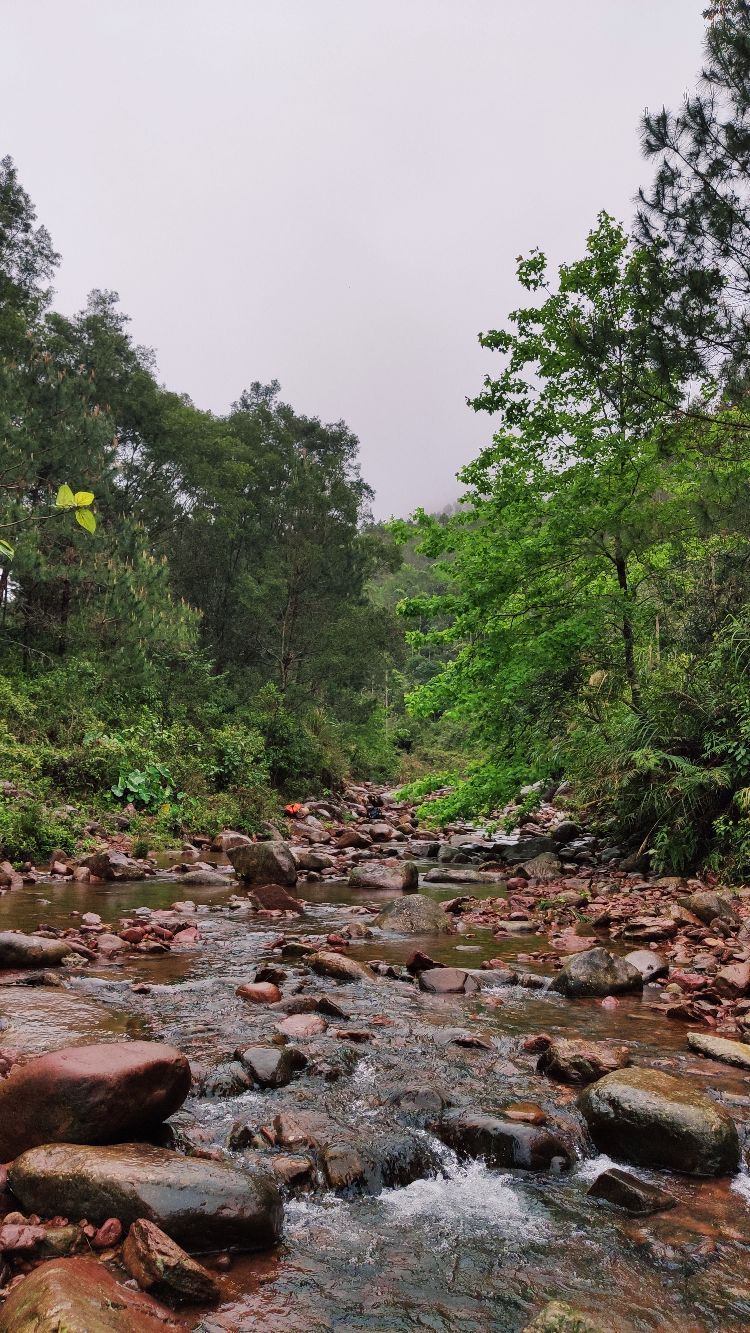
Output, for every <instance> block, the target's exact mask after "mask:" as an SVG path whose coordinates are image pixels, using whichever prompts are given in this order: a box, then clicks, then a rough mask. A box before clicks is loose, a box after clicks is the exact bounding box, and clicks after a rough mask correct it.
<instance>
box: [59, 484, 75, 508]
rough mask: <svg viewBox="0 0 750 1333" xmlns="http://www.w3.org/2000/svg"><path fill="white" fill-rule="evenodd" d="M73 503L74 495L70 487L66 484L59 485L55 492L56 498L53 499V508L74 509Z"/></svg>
mask: <svg viewBox="0 0 750 1333" xmlns="http://www.w3.org/2000/svg"><path fill="white" fill-rule="evenodd" d="M75 503H76V497H75V496H74V494H73V492H72V491H71V489H70V487H69V486H67V485H63V486H61V487H60V489H59V491H58V492H57V499H56V500H55V509H74V508H75Z"/></svg>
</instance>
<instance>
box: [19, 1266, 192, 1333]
mask: <svg viewBox="0 0 750 1333" xmlns="http://www.w3.org/2000/svg"><path fill="white" fill-rule="evenodd" d="M22 1329H24V1330H25V1329H29V1330H31V1329H36V1330H38V1331H39V1333H42V1330H52V1329H56V1330H63V1329H64V1330H65V1333H165V1329H177V1324H176V1323H175V1321H174V1320H173V1319H172V1318H171V1316H170V1314H169V1311H168V1310H166V1309H165V1308H164V1306H163V1305H159V1304H158V1303H157V1302H156V1301H155V1300H153V1299H152V1297H151V1296H145V1295H144V1294H143V1293H142V1292H139V1291H129V1290H128V1288H127V1287H124V1286H123V1285H122V1283H120V1282H117V1281H116V1280H115V1278H114V1277H113V1276H112V1274H111V1273H110V1272H109V1271H108V1269H106V1268H105V1267H104V1264H100V1263H98V1262H97V1260H95V1259H51V1260H50V1262H49V1263H46V1264H41V1265H40V1267H39V1268H35V1269H34V1270H33V1272H31V1273H29V1275H28V1276H27V1277H25V1278H24V1280H23V1282H20V1283H19V1284H18V1286H16V1287H14V1288H13V1290H12V1291H11V1292H10V1294H9V1296H8V1299H7V1300H6V1302H5V1305H4V1306H3V1308H2V1312H1V1313H0V1333H20V1331H21V1330H22Z"/></svg>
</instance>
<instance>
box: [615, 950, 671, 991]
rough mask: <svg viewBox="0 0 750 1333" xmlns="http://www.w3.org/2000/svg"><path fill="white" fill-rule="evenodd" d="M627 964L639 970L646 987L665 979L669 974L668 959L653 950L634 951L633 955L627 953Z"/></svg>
mask: <svg viewBox="0 0 750 1333" xmlns="http://www.w3.org/2000/svg"><path fill="white" fill-rule="evenodd" d="M625 962H626V963H630V965H631V967H637V968H638V971H639V972H640V974H641V976H642V977H643V984H644V986H647V985H648V983H649V982H650V981H658V979H659V977H665V976H666V975H667V973H668V972H669V963H668V961H667V959H666V958H665V957H664V956H663V955H662V954H660V953H654V951H653V950H652V949H633V951H632V953H626V955H625Z"/></svg>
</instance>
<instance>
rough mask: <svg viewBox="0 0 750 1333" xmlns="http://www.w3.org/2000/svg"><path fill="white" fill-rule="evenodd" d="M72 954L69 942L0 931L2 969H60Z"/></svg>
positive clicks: (0, 962) (0, 963)
mask: <svg viewBox="0 0 750 1333" xmlns="http://www.w3.org/2000/svg"><path fill="white" fill-rule="evenodd" d="M72 952H73V951H72V949H71V947H70V945H69V944H68V942H67V940H48V939H45V938H44V936H43V935H21V934H19V933H18V932H16V931H14V930H3V931H0V967H58V966H59V964H60V963H61V962H62V961H63V959H64V958H67V957H68V955H69V954H70V953H72Z"/></svg>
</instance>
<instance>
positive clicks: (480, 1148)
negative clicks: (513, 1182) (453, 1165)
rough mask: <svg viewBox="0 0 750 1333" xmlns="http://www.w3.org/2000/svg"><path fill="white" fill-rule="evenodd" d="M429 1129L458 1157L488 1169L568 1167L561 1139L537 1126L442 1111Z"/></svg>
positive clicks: (568, 1160)
mask: <svg viewBox="0 0 750 1333" xmlns="http://www.w3.org/2000/svg"><path fill="white" fill-rule="evenodd" d="M432 1129H433V1131H434V1133H435V1134H436V1135H437V1137H438V1138H439V1139H442V1141H443V1143H446V1144H447V1145H448V1147H449V1148H453V1150H454V1152H456V1153H458V1155H459V1157H481V1158H483V1159H484V1160H485V1161H486V1162H487V1165H488V1166H494V1167H515V1168H520V1169H521V1170H523V1171H547V1170H549V1169H550V1167H557V1168H564V1167H568V1166H569V1165H570V1160H571V1158H570V1152H569V1150H568V1148H567V1147H566V1145H565V1144H564V1143H563V1141H562V1139H560V1138H558V1137H557V1135H556V1134H553V1133H551V1132H550V1131H549V1130H548V1129H543V1128H541V1127H540V1126H538V1125H527V1124H523V1123H522V1122H519V1121H514V1120H505V1119H502V1118H501V1117H499V1116H492V1115H484V1114H483V1112H481V1111H466V1110H455V1111H446V1112H445V1113H444V1114H443V1115H442V1116H441V1118H440V1119H439V1120H437V1121H436V1122H435V1123H434V1124H433V1125H432Z"/></svg>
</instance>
